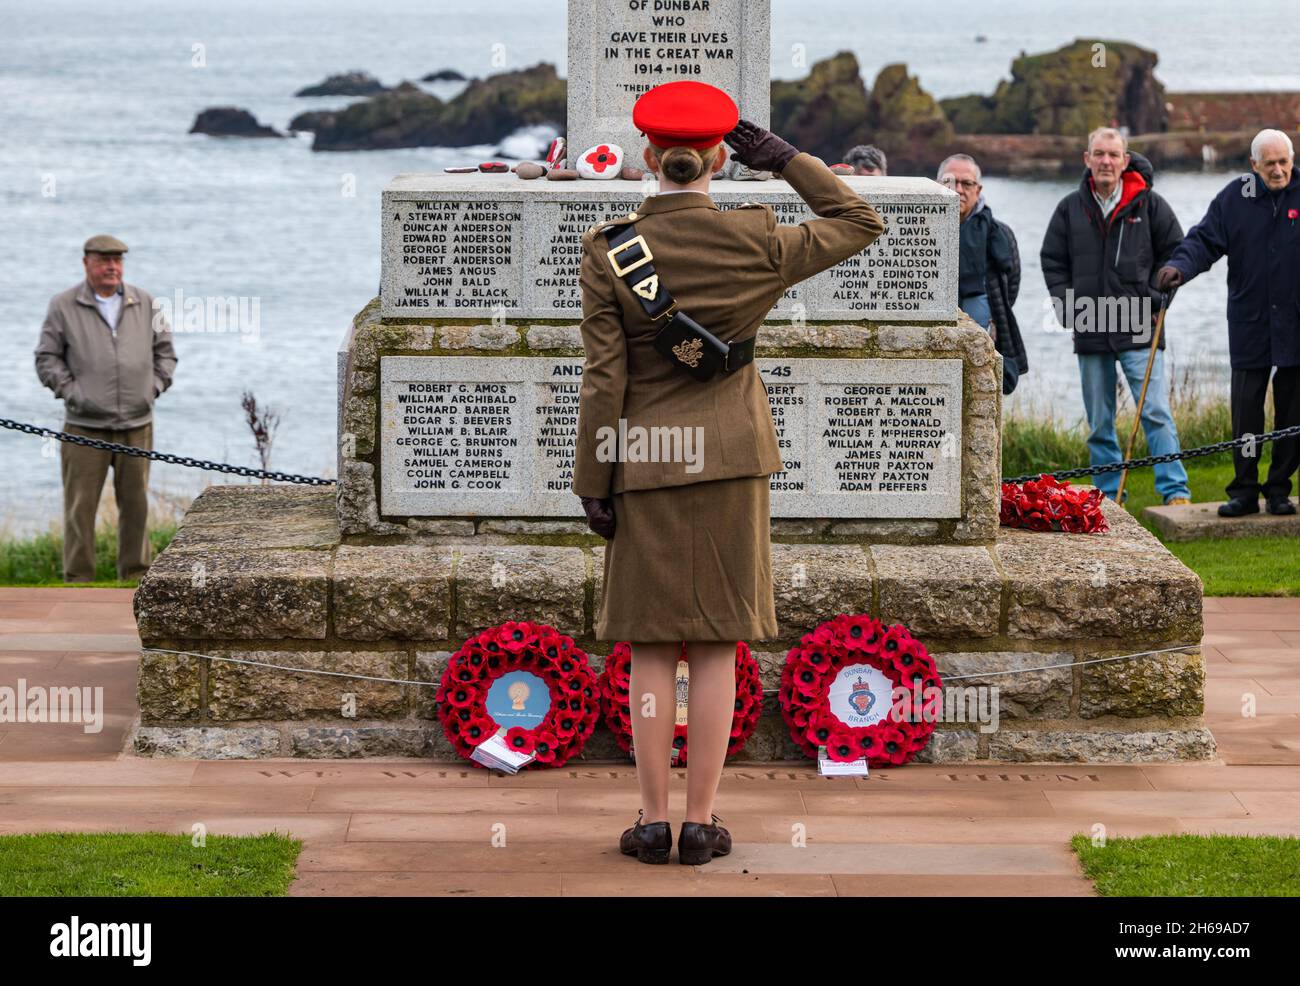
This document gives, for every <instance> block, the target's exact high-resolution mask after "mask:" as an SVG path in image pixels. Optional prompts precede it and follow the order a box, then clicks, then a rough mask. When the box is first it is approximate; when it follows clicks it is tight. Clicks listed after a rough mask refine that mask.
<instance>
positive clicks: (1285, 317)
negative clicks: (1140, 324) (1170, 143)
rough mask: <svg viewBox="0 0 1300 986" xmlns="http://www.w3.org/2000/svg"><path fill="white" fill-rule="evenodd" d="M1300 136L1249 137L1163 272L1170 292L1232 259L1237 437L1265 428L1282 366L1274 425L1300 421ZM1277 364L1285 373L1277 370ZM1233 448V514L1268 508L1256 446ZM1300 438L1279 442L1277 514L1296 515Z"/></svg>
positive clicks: (1268, 485) (1273, 492)
mask: <svg viewBox="0 0 1300 986" xmlns="http://www.w3.org/2000/svg"><path fill="white" fill-rule="evenodd" d="M1294 165H1295V149H1294V147H1293V146H1292V144H1291V138H1290V137H1288V136H1287V135H1286V134H1284V133H1283V132H1282V131H1280V130H1261V131H1260V132H1259V133H1258V134H1257V135H1256V136H1255V139H1254V140H1253V141H1251V144H1250V167H1251V171H1250V172H1249V173H1248V174H1245V175H1242V176H1240V177H1239V178H1234V179H1233V180H1232V181H1231V182H1229V183H1228V185H1227V186H1226V187H1225V188H1224V189H1223V191H1221V192H1219V194H1218V195H1216V196H1215V197H1214V200H1213V201H1212V202H1211V203H1210V208H1209V210H1208V211H1207V212H1206V213H1205V218H1204V219H1202V220H1201V221H1200V222H1199V223H1197V224H1196V225H1195V226H1193V227H1192V228H1191V229H1190V230H1188V233H1187V236H1186V237H1185V238H1184V239H1183V242H1182V244H1181V245H1180V246H1179V247H1178V249H1177V250H1176V251H1175V252H1174V255H1173V256H1172V257H1171V258H1170V259H1169V263H1168V265H1167V266H1165V267H1162V268H1161V269H1160V271H1159V273H1158V274H1157V275H1156V280H1157V285H1158V286H1159V287H1160V288H1161V290H1168V289H1170V288H1173V287H1175V286H1177V285H1179V284H1183V283H1186V282H1187V281H1190V280H1191V279H1192V278H1193V277H1195V276H1196V275H1197V274H1199V273H1201V272H1202V271H1205V270H1208V269H1209V268H1210V266H1211V265H1212V264H1213V263H1214V262H1215V261H1216V260H1218V259H1219V258H1220V257H1222V256H1224V255H1225V254H1226V255H1227V257H1228V355H1229V357H1230V360H1231V364H1232V388H1231V402H1232V436H1233V437H1234V438H1240V437H1242V436H1243V435H1247V434H1251V435H1254V434H1259V433H1260V432H1262V431H1263V430H1264V395H1265V393H1266V392H1267V390H1268V380H1269V375H1270V373H1272V374H1273V411H1274V424H1273V427H1274V428H1287V427H1290V426H1291V425H1295V424H1300V289H1298V287H1297V286H1298V285H1300V172H1297V171H1296V170H1295V167H1294ZM1274 367H1276V368H1277V369H1276V372H1274V371H1273V368H1274ZM1257 447H1258V446H1255V447H1251V446H1246V447H1245V449H1233V452H1232V460H1233V465H1234V467H1235V470H1236V475H1235V476H1234V477H1233V480H1232V482H1231V483H1230V484H1229V485H1228V487H1227V491H1228V496H1229V500H1228V502H1227V503H1225V504H1223V505H1222V506H1221V507H1219V514H1220V515H1221V516H1224V517H1240V516H1242V515H1243V514H1254V513H1259V496H1260V492H1261V486H1260V482H1259V470H1258V461H1257V454H1256V448H1257ZM1297 466H1300V440H1297V439H1295V438H1288V439H1283V440H1282V441H1278V442H1274V443H1273V462H1272V465H1271V466H1270V467H1269V470H1268V478H1267V479H1266V480H1265V481H1264V484H1263V487H1262V492H1263V494H1264V498H1265V500H1266V501H1267V502H1268V511H1269V513H1272V514H1293V513H1295V512H1296V508H1295V505H1294V504H1293V503H1292V502H1291V500H1290V495H1291V475H1292V473H1294V472H1295V471H1296V468H1297Z"/></svg>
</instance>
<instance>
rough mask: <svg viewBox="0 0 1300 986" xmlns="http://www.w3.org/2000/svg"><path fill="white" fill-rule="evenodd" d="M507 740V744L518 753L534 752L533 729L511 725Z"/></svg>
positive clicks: (507, 732)
mask: <svg viewBox="0 0 1300 986" xmlns="http://www.w3.org/2000/svg"><path fill="white" fill-rule="evenodd" d="M505 741H506V746H508V747H510V749H512V750H514V751H515V752H516V753H532V752H533V749H534V746H535V743H534V741H533V731H532V730H531V729H524V728H523V727H522V726H511V727H510V728H509V729H507V730H506V736H505Z"/></svg>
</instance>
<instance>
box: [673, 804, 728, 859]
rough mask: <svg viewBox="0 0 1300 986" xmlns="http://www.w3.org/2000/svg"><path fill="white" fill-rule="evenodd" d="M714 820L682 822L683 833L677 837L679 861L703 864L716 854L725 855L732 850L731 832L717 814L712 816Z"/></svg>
mask: <svg viewBox="0 0 1300 986" xmlns="http://www.w3.org/2000/svg"><path fill="white" fill-rule="evenodd" d="M710 817H711V818H712V819H713V822H712V823H711V824H709V825H705V824H704V823H703V822H682V831H681V834H680V835H679V836H678V837H677V861H678V862H679V863H681V864H682V865H684V866H701V865H703V864H704V863H707V862H709V861H710V860H711V859H713V857H714V856H725V855H727V853H729V852H731V833H730V832H728V831H727V830H726V829H724V828H723V827H722V826H721V825H719V824H718V822H720V821H722V819H721V818H719V817H718V816H717V815H711V816H710Z"/></svg>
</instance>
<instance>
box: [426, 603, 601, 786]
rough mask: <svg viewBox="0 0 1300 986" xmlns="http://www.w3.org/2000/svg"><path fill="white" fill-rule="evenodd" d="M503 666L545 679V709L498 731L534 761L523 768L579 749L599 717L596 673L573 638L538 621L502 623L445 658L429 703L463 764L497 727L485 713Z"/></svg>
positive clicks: (559, 761) (557, 762) (558, 763)
mask: <svg viewBox="0 0 1300 986" xmlns="http://www.w3.org/2000/svg"><path fill="white" fill-rule="evenodd" d="M511 671H528V672H531V673H532V674H535V675H537V676H538V677H539V678H541V679H542V680H544V681H545V682H546V683H547V686H548V688H549V690H550V696H551V707H550V709H549V711H548V712H547V713H546V717H545V718H544V719H543V720H542V721H541V722H540V723H538V724H537V725H536V726H535V727H533V728H532V729H524V728H522V727H519V726H513V727H511V728H510V729H507V730H506V734H505V737H504V738H505V742H506V745H507V746H509V747H511V748H512V749H514V750H517V751H519V752H521V753H531V754H532V755H533V756H534V757H535V758H536V759H534V760H531V761H529V763H528V764H527V766H528V767H533V768H545V767H562V766H564V764H565V763H567V762H568V761H569V759H570V758H572V757H573V756H574V755H575V754H577V753H578V752H579V751H581V750H582V748H583V746H584V745H585V744H586V742H587V740H588V738H590V736H591V734H592V732H593V731H594V730H595V728H596V720H597V719H598V718H599V717H600V698H599V696H598V694H597V691H596V689H597V679H596V672H595V671H593V670H592V668H591V665H590V664H589V663H588V661H587V655H586V653H585V652H584V651H583V650H582V649H581V648H580V647H578V646H576V645H575V644H574V642H573V638H572V637H570V636H567V635H565V634H562V633H560V632H559V631H558V630H556V629H555V628H554V627H552V626H548V625H547V624H545V623H529V622H527V621H515V620H510V621H507V622H506V623H502V624H501V625H500V626H493V627H488V628H487V629H486V630H482V631H480V632H479V633H477V634H475V635H474V636H472V637H470V638H469V639H468V640H466V641H465V642H464V643H463V644H461V646H460V649H459V650H458V651H456V653H454V654H452V656H451V659H450V660H449V661H448V662H447V670H446V671H444V672H443V675H442V680H441V681H440V682H439V684H438V690H437V691H436V692H434V696H433V699H434V703H435V707H436V709H437V713H438V719H439V721H440V722H441V723H442V731H443V732H444V733H446V735H447V739H448V740H450V741H451V744H452V746H454V747H455V748H456V752H457V753H459V754H460V755H461V756H462V757H464V758H465V759H466V760H469V762H470V763H472V764H474V765H475V766H476V767H482V766H483V765H482V764H480V763H479V762H478V761H476V760H470V754H472V753H473V752H474V748H475V747H476V746H478V745H479V744H480V743H482V742H484V741H485V740H487V739H488V738H489V737H491V736H493V735H494V734H495V733H496V732H497V730H498V729H499V728H500V727H499V726H498V725H497V722H496V720H494V719H493V718H492V716H491V715H489V714H488V711H487V695H488V690H489V689H490V688H491V687H492V684H493V683H494V682H495V681H496V680H497V679H498V678H500V677H501V676H502V675H504V674H508V673H509V672H511Z"/></svg>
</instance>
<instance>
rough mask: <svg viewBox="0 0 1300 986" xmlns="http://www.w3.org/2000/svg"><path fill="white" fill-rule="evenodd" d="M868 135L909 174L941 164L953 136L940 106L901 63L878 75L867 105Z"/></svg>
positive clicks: (892, 163) (885, 69) (899, 167)
mask: <svg viewBox="0 0 1300 986" xmlns="http://www.w3.org/2000/svg"><path fill="white" fill-rule="evenodd" d="M867 132H868V133H869V134H870V135H871V143H873V144H876V145H877V146H879V147H881V148H882V149H884V151H885V153H886V154H888V155H889V161H890V164H891V165H893V166H894V167H896V168H897V169H899V170H903V169H906V170H908V171H917V170H926V169H928V168H930V167H933V166H934V165H935V164H937V163H938V158H939V157H941V156H942V155H943V151H944V148H945V147H946V146H947V144H948V143H949V142H951V140H952V136H953V130H952V124H951V123H949V122H948V118H947V117H946V116H945V115H944V112H943V110H942V109H941V108H940V106H939V103H938V102H937V101H936V100H935V98H934V97H933V96H931V95H930V94H929V93H928V92H926V91H925V90H924V89H922V88H921V83H920V80H919V79H918V78H917V77H916V76H911V75H908V74H907V66H906V65H901V64H899V65H886V66H885V67H884V68H883V69H881V70H880V74H879V75H877V76H876V81H875V83H874V84H873V85H872V87H871V98H870V100H869V101H868V103H867Z"/></svg>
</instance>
